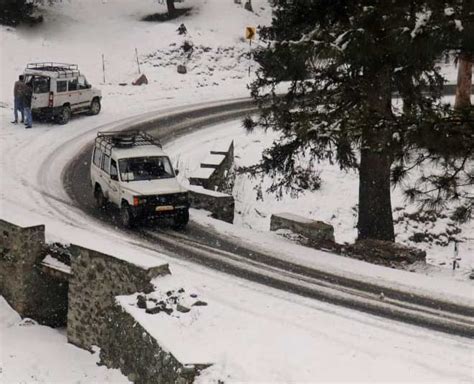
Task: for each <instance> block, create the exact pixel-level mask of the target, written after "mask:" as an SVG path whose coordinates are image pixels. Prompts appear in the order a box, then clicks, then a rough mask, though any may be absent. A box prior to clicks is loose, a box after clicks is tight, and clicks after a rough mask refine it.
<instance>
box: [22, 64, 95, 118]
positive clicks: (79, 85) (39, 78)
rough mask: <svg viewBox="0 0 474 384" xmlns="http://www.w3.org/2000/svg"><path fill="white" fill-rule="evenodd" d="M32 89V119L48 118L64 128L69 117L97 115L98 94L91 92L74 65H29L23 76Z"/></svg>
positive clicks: (90, 88)
mask: <svg viewBox="0 0 474 384" xmlns="http://www.w3.org/2000/svg"><path fill="white" fill-rule="evenodd" d="M23 75H24V76H25V81H26V82H27V83H29V82H31V84H32V86H33V97H32V100H31V109H32V112H33V115H35V116H43V117H47V118H52V119H54V120H55V121H57V122H58V123H60V124H66V123H67V122H68V121H69V120H70V118H71V115H72V114H73V113H79V112H89V113H90V114H91V115H97V114H98V113H99V112H100V109H101V99H102V93H101V91H100V90H98V89H96V88H93V87H92V86H91V85H90V84H89V83H88V82H87V80H86V78H85V76H84V75H82V74H81V73H80V72H79V69H78V66H77V65H76V64H63V63H31V64H28V65H27V66H26V69H25V71H24V73H23Z"/></svg>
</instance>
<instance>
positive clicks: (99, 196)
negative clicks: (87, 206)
mask: <svg viewBox="0 0 474 384" xmlns="http://www.w3.org/2000/svg"><path fill="white" fill-rule="evenodd" d="M94 200H95V206H96V208H99V209H103V208H104V207H105V203H106V199H105V196H104V192H102V188H101V187H100V186H97V187H96V188H95V190H94Z"/></svg>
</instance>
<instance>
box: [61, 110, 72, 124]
mask: <svg viewBox="0 0 474 384" xmlns="http://www.w3.org/2000/svg"><path fill="white" fill-rule="evenodd" d="M71 115H72V112H71V107H70V106H69V105H64V106H63V107H62V109H61V113H60V114H59V116H58V123H59V124H67V123H68V122H69V120H71Z"/></svg>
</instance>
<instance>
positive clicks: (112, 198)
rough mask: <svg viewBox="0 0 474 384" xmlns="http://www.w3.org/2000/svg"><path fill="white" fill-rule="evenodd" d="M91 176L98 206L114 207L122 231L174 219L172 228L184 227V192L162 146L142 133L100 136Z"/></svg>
mask: <svg viewBox="0 0 474 384" xmlns="http://www.w3.org/2000/svg"><path fill="white" fill-rule="evenodd" d="M90 176H91V182H92V190H93V193H94V199H95V202H96V206H97V207H98V208H103V207H104V206H105V204H106V203H107V202H110V203H112V204H113V205H115V206H117V207H118V208H119V209H120V219H121V223H122V225H123V226H125V227H133V226H134V225H135V224H137V222H138V221H140V220H143V219H154V218H159V217H170V218H172V219H173V221H174V226H175V227H176V228H184V227H185V226H186V224H187V223H188V220H189V200H188V193H187V190H186V189H184V188H183V187H182V186H181V185H180V184H179V183H178V181H177V180H176V171H175V170H174V169H173V167H172V166H171V161H170V159H169V158H168V156H166V154H165V153H164V152H163V150H162V148H161V144H160V143H159V142H158V141H157V140H156V139H154V138H153V137H151V136H150V135H148V134H146V133H144V132H140V131H125V132H99V133H98V134H97V137H96V139H95V145H94V149H93V151H92V160H91V167H90Z"/></svg>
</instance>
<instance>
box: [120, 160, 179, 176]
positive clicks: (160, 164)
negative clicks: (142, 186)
mask: <svg viewBox="0 0 474 384" xmlns="http://www.w3.org/2000/svg"><path fill="white" fill-rule="evenodd" d="M119 170H120V178H121V179H122V181H139V180H156V179H169V178H172V177H174V172H173V168H172V167H171V163H170V160H169V159H168V157H166V156H156V157H133V158H130V159H121V160H119Z"/></svg>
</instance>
